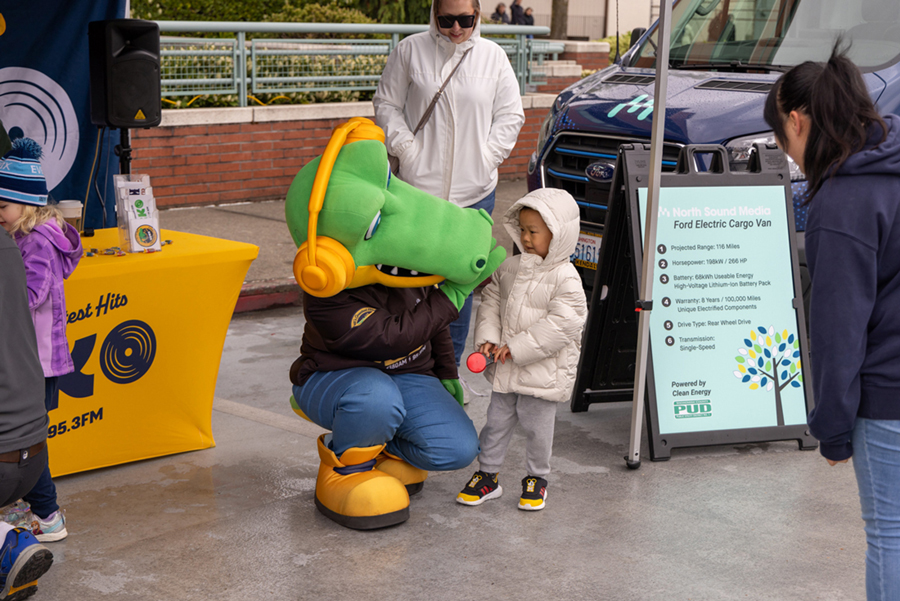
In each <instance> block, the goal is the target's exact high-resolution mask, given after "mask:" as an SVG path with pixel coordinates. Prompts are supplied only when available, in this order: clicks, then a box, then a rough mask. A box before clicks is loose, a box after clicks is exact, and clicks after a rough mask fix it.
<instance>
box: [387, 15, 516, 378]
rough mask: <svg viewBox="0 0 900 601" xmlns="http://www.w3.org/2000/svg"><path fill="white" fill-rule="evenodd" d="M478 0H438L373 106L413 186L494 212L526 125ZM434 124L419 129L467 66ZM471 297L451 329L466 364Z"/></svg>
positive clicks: (403, 46) (391, 66) (398, 55)
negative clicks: (500, 172)
mask: <svg viewBox="0 0 900 601" xmlns="http://www.w3.org/2000/svg"><path fill="white" fill-rule="evenodd" d="M480 21H481V4H480V1H479V0H434V3H433V5H432V7H431V20H430V24H429V27H428V31H427V32H423V33H417V34H415V35H411V36H409V37H406V38H404V39H403V40H402V41H401V42H400V43H399V44H398V45H397V47H396V48H395V49H394V51H393V52H392V53H391V55H390V57H388V61H387V65H386V66H385V68H384V72H383V73H382V74H381V81H380V82H379V84H378V90H377V91H376V92H375V97H374V98H373V100H372V103H373V104H374V106H375V121H376V122H377V123H378V125H379V126H381V128H382V129H383V130H384V132H385V135H386V142H385V143H386V145H387V149H388V152H389V153H390V154H391V155H394V156H396V157H398V158H399V160H400V172H399V177H400V179H402V180H403V181H405V182H407V183H408V184H412V185H413V186H415V187H416V188H419V189H420V190H424V191H425V192H428V193H430V194H433V195H434V196H437V197H439V198H443V199H445V200H449V201H450V202H453V203H456V204H457V205H459V206H461V207H465V208H472V209H476V210H477V209H484V210H486V211H487V212H488V214H490V213H492V212H493V209H494V189H495V188H496V187H497V168H498V167H499V166H500V163H502V162H503V160H504V159H506V157H508V156H509V153H510V152H511V151H512V149H513V147H514V146H515V144H516V138H517V137H518V135H519V130H520V129H521V128H522V124H523V123H524V122H525V112H524V111H523V110H522V97H521V95H520V94H519V84H518V82H517V81H516V76H515V73H514V72H513V70H512V67H511V66H510V63H509V58H508V57H507V56H506V52H504V51H503V49H502V48H501V47H500V46H499V45H497V44H495V43H494V42H491V41H489V40H485V39H483V38H482V37H481V22H480ZM467 51H468V54H466V58H465V60H464V61H463V62H462V64H461V65H460V66H459V69H458V70H457V71H456V73H454V74H453V77H452V78H451V79H450V81H449V83H448V84H447V87H446V88H445V89H444V92H443V94H442V96H441V98H439V99H438V101H437V103H436V104H435V107H434V112H433V113H432V114H431V116H430V118H429V119H428V121H427V122H426V123H425V125H424V126H423V127H422V129H421V130H420V131H419V132H418V133H417V134H416V135H415V136H413V131H414V130H415V128H416V125H417V124H418V123H419V120H420V119H421V118H422V115H423V114H424V113H425V111H426V110H427V109H428V106H429V105H430V104H431V101H432V99H434V97H435V94H436V93H437V92H438V90H440V88H441V85H442V84H443V83H444V81H445V80H446V79H447V77H448V76H449V75H450V73H451V72H452V71H453V69H454V68H455V67H456V66H457V64H459V63H460V60H461V59H462V57H463V55H464V54H465V53H466V52H467ZM471 313H472V298H471V296H470V297H469V299H468V300H467V301H466V304H465V305H464V306H463V308H462V310H460V317H459V319H458V320H457V321H456V322H455V323H454V324H451V326H450V333H451V335H452V336H453V346H454V351H455V352H456V363H457V364H459V362H460V358H461V357H462V352H463V348H464V347H465V342H466V336H467V335H468V331H469V319H470V317H471Z"/></svg>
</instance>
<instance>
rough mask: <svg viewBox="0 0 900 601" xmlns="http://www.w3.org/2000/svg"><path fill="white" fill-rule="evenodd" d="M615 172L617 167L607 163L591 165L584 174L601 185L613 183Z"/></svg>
mask: <svg viewBox="0 0 900 601" xmlns="http://www.w3.org/2000/svg"><path fill="white" fill-rule="evenodd" d="M615 172H616V166H615V165H614V164H612V163H607V162H598V163H591V164H590V165H588V166H587V168H586V169H585V170H584V174H585V175H587V176H588V178H589V179H592V180H593V181H595V182H600V183H607V182H610V181H612V178H613V175H614V174H615Z"/></svg>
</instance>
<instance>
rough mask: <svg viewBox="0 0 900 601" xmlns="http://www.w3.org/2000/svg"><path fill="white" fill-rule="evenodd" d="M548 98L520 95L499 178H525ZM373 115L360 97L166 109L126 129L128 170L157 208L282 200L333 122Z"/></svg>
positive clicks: (321, 148) (322, 145)
mask: <svg viewBox="0 0 900 601" xmlns="http://www.w3.org/2000/svg"><path fill="white" fill-rule="evenodd" d="M553 99H554V98H553V96H545V95H534V96H526V97H523V104H524V106H525V125H524V126H523V127H522V130H521V132H520V134H519V139H518V142H517V143H516V147H515V148H514V150H513V152H512V153H511V155H510V157H509V158H508V159H507V160H506V161H505V162H504V163H503V164H502V165H501V166H500V178H501V179H518V178H523V177H525V175H526V169H527V167H528V159H529V157H530V155H531V153H532V152H533V151H534V148H535V145H536V143H537V136H538V131H539V129H540V126H541V122H542V121H543V119H544V116H545V115H546V114H547V110H548V108H549V106H550V104H551V103H552V102H553ZM372 114H373V109H372V104H371V103H364V102H360V103H342V104H341V105H306V106H297V107H265V108H256V109H253V108H247V109H196V110H186V109H185V110H180V111H164V118H163V125H162V126H161V127H157V128H152V129H145V130H133V131H132V146H133V148H134V160H133V162H132V165H131V170H132V172H133V173H146V174H148V175H149V176H150V178H151V183H152V185H153V194H154V196H155V197H156V203H157V206H159V207H173V206H197V205H209V204H219V203H227V202H238V201H255V200H272V199H279V198H284V196H285V194H286V193H287V189H288V187H289V186H290V184H291V182H292V181H293V179H294V176H295V175H296V174H297V172H298V171H299V170H300V168H301V167H303V165H305V164H306V163H307V162H309V161H310V160H311V159H313V158H315V157H316V156H318V155H320V154H322V152H323V151H324V150H325V145H326V144H327V143H328V139H329V138H330V136H331V130H332V129H333V128H334V127H335V126H337V125H338V124H340V123H342V122H344V121H346V120H347V119H348V118H349V117H352V116H357V115H358V116H362V117H370V118H371V117H372ZM222 121H226V122H224V123H223V122H222ZM227 121H232V122H227ZM235 121H237V122H235Z"/></svg>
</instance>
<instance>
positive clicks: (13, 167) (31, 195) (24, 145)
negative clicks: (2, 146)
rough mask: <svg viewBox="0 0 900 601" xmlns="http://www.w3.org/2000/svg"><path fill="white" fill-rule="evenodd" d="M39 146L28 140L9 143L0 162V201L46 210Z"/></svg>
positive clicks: (23, 139)
mask: <svg viewBox="0 0 900 601" xmlns="http://www.w3.org/2000/svg"><path fill="white" fill-rule="evenodd" d="M42 154H43V151H42V150H41V146H40V144H38V143H37V142H35V141H34V140H32V139H31V138H18V139H16V140H14V141H13V145H12V150H10V151H9V152H7V153H6V154H5V155H4V156H3V158H2V159H0V200H5V201H6V202H15V203H18V204H23V205H32V206H36V207H44V206H47V180H46V179H44V171H43V169H41V162H40V158H41V155H42Z"/></svg>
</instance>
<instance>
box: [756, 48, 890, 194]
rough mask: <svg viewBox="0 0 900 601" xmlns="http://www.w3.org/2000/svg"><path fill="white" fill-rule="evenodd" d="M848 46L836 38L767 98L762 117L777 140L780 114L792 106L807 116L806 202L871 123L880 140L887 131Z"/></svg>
mask: <svg viewBox="0 0 900 601" xmlns="http://www.w3.org/2000/svg"><path fill="white" fill-rule="evenodd" d="M848 49H849V46H845V45H844V42H843V40H842V39H841V38H838V40H837V41H836V42H835V44H834V47H833V48H832V51H831V57H830V58H829V59H828V62H827V63H814V62H812V61H807V62H805V63H802V64H800V65H797V66H796V67H794V68H793V69H791V70H790V71H788V72H787V73H785V74H784V75H782V76H781V77H779V78H778V81H776V82H775V85H773V86H772V89H771V90H770V91H769V95H768V97H767V98H766V106H765V109H764V111H763V117H764V118H765V120H766V123H768V124H769V127H771V128H772V130H773V131H774V133H775V138H776V139H777V140H778V142H779V143H780V144H782V146H784V144H783V142H784V140H785V119H786V118H787V116H788V115H789V114H790V113H791V111H797V112H800V113H803V114H805V115H807V116H808V117H809V119H810V124H811V125H810V129H809V137H808V138H807V141H806V148H805V149H804V150H803V170H804V171H805V175H806V180H807V182H808V184H809V185H808V187H807V192H806V202H809V201H810V199H812V197H813V196H815V194H816V192H818V191H819V189H820V188H821V187H822V184H824V183H825V180H826V179H827V178H828V177H830V176H831V175H833V174H834V173H835V172H837V170H838V169H840V168H841V165H843V164H844V161H846V160H847V159H848V158H849V157H850V155H851V154H853V153H855V152H858V151H860V150H862V149H863V147H864V146H865V144H866V141H867V140H868V138H869V135H870V128H871V127H872V125H874V124H877V125H878V126H880V127H881V132H882V134H881V140H879V142H878V143H879V144H880V143H881V142H883V141H884V140H885V138H886V137H887V125H886V124H885V122H884V119H882V118H881V115H879V114H878V111H877V110H876V109H875V105H874V104H873V103H872V99H871V98H870V97H869V92H868V91H867V90H866V84H865V82H863V78H862V75H861V74H860V72H859V69H858V68H857V67H856V65H854V64H853V62H852V61H851V60H850V59H849V58H847V50H848Z"/></svg>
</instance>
